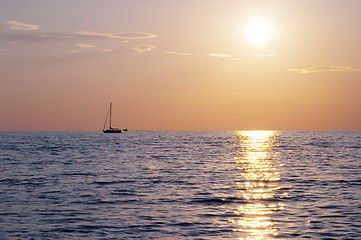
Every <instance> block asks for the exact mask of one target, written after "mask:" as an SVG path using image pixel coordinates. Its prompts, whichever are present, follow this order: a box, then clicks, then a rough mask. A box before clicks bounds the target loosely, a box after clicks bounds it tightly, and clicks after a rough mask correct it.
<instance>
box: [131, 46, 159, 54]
mask: <svg viewBox="0 0 361 240" xmlns="http://www.w3.org/2000/svg"><path fill="white" fill-rule="evenodd" d="M154 48H155V46H154V45H138V46H135V47H133V50H134V51H136V52H138V53H143V52H149V51H152V50H153V49H154Z"/></svg>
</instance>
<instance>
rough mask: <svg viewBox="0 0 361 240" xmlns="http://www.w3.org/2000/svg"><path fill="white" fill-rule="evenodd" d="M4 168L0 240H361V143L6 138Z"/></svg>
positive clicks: (356, 138) (295, 135) (211, 136)
mask: <svg viewBox="0 0 361 240" xmlns="http://www.w3.org/2000/svg"><path fill="white" fill-rule="evenodd" d="M0 163H1V165H0V239H301V238H309V239H361V132H272V131H268V132H267V131H259V132H256V131H250V132H247V131H245V132H241V131H240V132H125V133H122V134H120V135H119V134H110V135H109V134H108V135H106V134H103V133H98V132H27V133H20V132H17V133H8V132H2V133H0Z"/></svg>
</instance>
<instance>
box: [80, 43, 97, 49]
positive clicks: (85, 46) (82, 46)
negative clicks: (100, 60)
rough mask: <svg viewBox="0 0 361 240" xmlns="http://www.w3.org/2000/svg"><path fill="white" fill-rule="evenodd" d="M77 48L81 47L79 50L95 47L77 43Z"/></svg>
mask: <svg viewBox="0 0 361 240" xmlns="http://www.w3.org/2000/svg"><path fill="white" fill-rule="evenodd" d="M77 46H78V47H81V48H94V47H95V46H94V45H91V44H85V43H78V44H77Z"/></svg>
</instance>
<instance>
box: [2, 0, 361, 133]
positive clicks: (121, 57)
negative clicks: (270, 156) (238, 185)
mask: <svg viewBox="0 0 361 240" xmlns="http://www.w3.org/2000/svg"><path fill="white" fill-rule="evenodd" d="M360 9H361V1H357V0H345V1H336V0H319V1H311V0H305V1H297V0H295V1H287V0H283V1H242V0H237V1H236V0H234V1H211V0H194V1H173V0H159V1H155V0H148V1H134V0H129V1H126V0H125V1H115V0H113V1H107V2H106V4H104V2H103V1H97V0H79V1H71V0H62V1H47V0H26V1H11V0H3V1H1V2H0V16H1V18H0V76H1V78H0V131H53V130H56V131H63V130H65V131H67V130H71V131H87V130H91V131H93V130H101V128H102V127H103V123H104V120H105V117H106V113H107V109H108V105H109V102H110V101H111V102H113V113H114V115H113V125H114V127H119V128H128V129H130V130H235V129H240V130H241V129H275V130H361V107H360V106H361V45H360V42H361V30H360V29H361V27H360V23H361V15H360V14H359V11H360ZM255 19H262V20H265V21H266V22H267V23H268V24H269V30H270V32H269V36H268V37H265V39H263V40H262V41H260V42H256V41H254V40H252V39H251V38H250V37H249V36H248V35H247V34H246V33H245V32H246V29H247V27H249V26H250V24H251V23H252V22H253V21H254V20H255Z"/></svg>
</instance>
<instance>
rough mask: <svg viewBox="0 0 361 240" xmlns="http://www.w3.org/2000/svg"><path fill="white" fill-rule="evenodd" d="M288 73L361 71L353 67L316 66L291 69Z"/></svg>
mask: <svg viewBox="0 0 361 240" xmlns="http://www.w3.org/2000/svg"><path fill="white" fill-rule="evenodd" d="M288 71H292V72H298V73H303V74H307V73H319V72H361V69H360V68H353V67H336V66H316V67H309V68H290V69H288Z"/></svg>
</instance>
